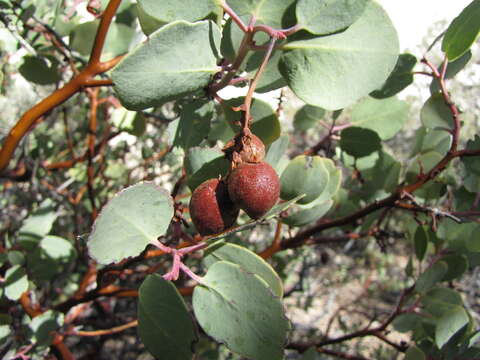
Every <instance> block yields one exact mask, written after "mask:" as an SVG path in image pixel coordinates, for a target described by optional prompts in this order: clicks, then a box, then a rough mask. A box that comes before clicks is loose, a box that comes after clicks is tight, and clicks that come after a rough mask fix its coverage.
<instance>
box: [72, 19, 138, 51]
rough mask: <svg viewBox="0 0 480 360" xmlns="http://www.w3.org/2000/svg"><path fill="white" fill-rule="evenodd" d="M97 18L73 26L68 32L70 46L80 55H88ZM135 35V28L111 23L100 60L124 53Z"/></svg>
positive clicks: (97, 23)
mask: <svg viewBox="0 0 480 360" xmlns="http://www.w3.org/2000/svg"><path fill="white" fill-rule="evenodd" d="M99 23H100V21H99V20H94V21H89V22H85V23H82V24H79V25H77V26H75V28H74V29H73V30H72V32H71V33H70V42H69V43H70V46H71V47H72V49H74V50H76V51H78V52H79V53H80V54H82V55H85V56H86V55H90V53H91V51H92V47H93V44H94V42H95V36H96V33H97V28H98V25H99ZM134 36H135V30H134V29H133V28H131V27H129V26H127V25H125V24H119V23H115V22H114V23H112V24H111V25H110V27H109V29H108V33H107V38H106V40H105V47H104V49H103V51H102V60H104V59H106V60H108V59H111V58H114V57H115V56H118V55H121V54H125V53H127V52H128V50H129V49H130V45H131V43H132V41H133V38H134Z"/></svg>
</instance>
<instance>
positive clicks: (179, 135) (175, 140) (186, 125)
mask: <svg viewBox="0 0 480 360" xmlns="http://www.w3.org/2000/svg"><path fill="white" fill-rule="evenodd" d="M213 113H214V105H213V102H211V101H207V100H203V99H202V100H195V101H193V102H190V103H186V104H184V105H183V106H182V109H181V114H180V118H179V119H177V120H175V121H172V122H171V123H170V124H169V125H168V130H167V131H168V132H169V135H170V143H171V144H173V145H174V146H179V147H181V148H183V149H185V150H188V149H189V148H191V147H194V146H197V145H199V144H200V143H201V142H202V141H203V140H204V139H205V138H207V136H208V132H209V131H210V122H211V120H212V117H213Z"/></svg>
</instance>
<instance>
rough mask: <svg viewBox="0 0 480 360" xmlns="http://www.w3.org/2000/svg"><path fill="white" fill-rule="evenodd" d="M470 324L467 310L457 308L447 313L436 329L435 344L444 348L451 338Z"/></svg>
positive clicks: (438, 322)
mask: <svg viewBox="0 0 480 360" xmlns="http://www.w3.org/2000/svg"><path fill="white" fill-rule="evenodd" d="M468 322H469V318H468V315H467V312H466V311H465V309H464V308H463V307H461V306H455V307H453V308H452V309H451V310H450V311H448V312H447V313H445V314H444V315H443V316H442V317H441V318H440V319H439V320H438V321H437V324H436V327H435V342H436V344H437V346H438V347H439V348H442V346H443V345H445V344H446V343H447V342H448V340H450V338H451V337H452V336H453V335H455V334H456V333H457V332H458V331H459V330H460V329H462V328H463V327H464V326H465V325H467V324H468Z"/></svg>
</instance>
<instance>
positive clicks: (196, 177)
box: [184, 147, 230, 191]
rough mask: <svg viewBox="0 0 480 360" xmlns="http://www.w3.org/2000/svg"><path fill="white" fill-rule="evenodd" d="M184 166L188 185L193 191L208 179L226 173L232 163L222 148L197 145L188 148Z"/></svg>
mask: <svg viewBox="0 0 480 360" xmlns="http://www.w3.org/2000/svg"><path fill="white" fill-rule="evenodd" d="M184 166H185V170H186V173H187V185H188V187H189V188H190V190H192V191H193V190H195V189H196V188H197V186H198V185H200V184H201V183H202V182H204V181H206V180H208V179H212V178H218V177H219V176H224V175H226V174H227V172H228V170H229V166H230V165H229V162H228V160H227V159H226V158H225V156H224V154H223V153H222V152H221V151H220V150H216V149H212V148H200V147H195V148H190V149H189V150H188V152H187V155H186V156H185V162H184Z"/></svg>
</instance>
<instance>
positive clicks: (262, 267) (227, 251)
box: [204, 243, 283, 297]
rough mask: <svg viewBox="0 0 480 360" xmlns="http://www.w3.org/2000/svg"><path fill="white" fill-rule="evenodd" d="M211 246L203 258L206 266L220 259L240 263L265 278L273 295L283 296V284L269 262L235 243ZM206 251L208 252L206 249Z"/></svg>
mask: <svg viewBox="0 0 480 360" xmlns="http://www.w3.org/2000/svg"><path fill="white" fill-rule="evenodd" d="M212 248H213V251H211V252H209V253H208V255H207V256H205V258H204V262H205V264H206V266H207V267H210V266H212V265H213V264H214V263H216V262H217V261H222V260H223V261H229V262H231V263H234V264H237V265H240V266H241V267H242V268H243V269H244V270H246V271H248V272H251V273H252V274H256V275H258V276H260V277H261V278H262V279H263V280H265V282H266V283H267V284H268V286H269V287H270V289H271V290H272V292H273V294H274V295H275V296H278V297H282V296H283V285H282V281H281V280H280V277H279V276H278V275H277V273H276V272H275V270H273V268H272V267H271V266H270V264H269V263H267V262H266V261H265V260H263V259H262V258H261V257H260V256H258V255H257V254H255V253H254V252H252V251H250V250H248V249H246V248H244V247H243V246H239V245H235V244H229V243H221V244H214V245H212ZM206 251H207V252H208V249H207V250H206Z"/></svg>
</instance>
